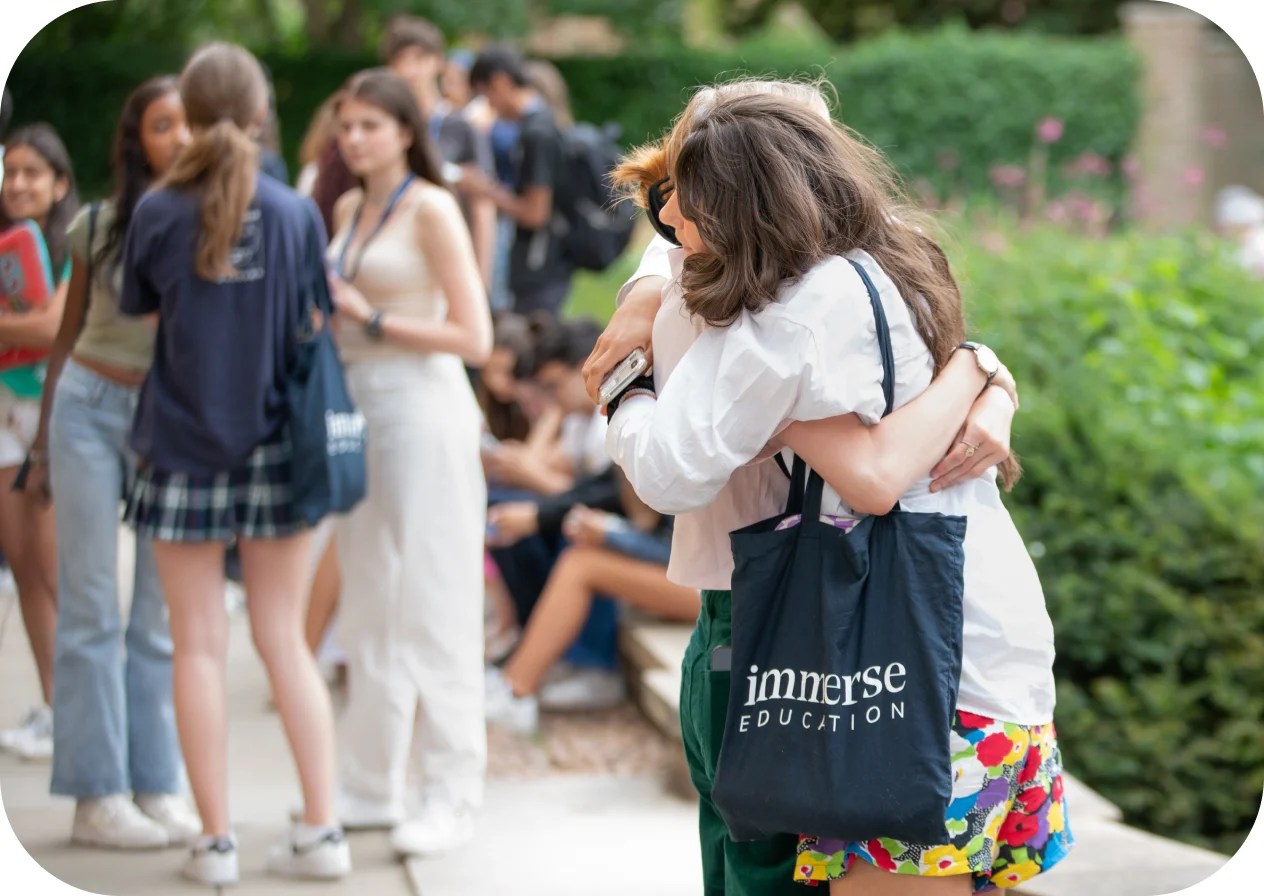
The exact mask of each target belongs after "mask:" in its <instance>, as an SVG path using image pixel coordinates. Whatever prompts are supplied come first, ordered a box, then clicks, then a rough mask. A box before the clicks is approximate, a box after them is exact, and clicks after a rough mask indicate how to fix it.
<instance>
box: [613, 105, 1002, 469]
mask: <svg viewBox="0 0 1264 896" xmlns="http://www.w3.org/2000/svg"><path fill="white" fill-rule="evenodd" d="M741 83H742V82H739V84H741ZM756 83H759V82H756ZM773 83H777V82H773ZM794 86H796V87H798V88H800V89H801V88H803V87H804V86H805V85H794ZM726 87H727V88H730V89H728V90H723V89H719V90H712V91H700V92H699V93H698V94H696V95H695V96H694V98H693V99H692V100H691V101H690V103H689V105H688V106H687V107H686V109H685V111H684V112H683V113H682V114H681V116H680V118H679V119H678V120H677V122H676V124H675V126H674V127H673V129H672V131H671V133H670V134H669V135H668V137H667V138H666V140H665V141H664V142H663V144H662V145H661V146H660V147H659V148H658V149H657V150H656V151H654V150H652V148H650V149H643V150H641V151H638V152H637V153H634V154H632V155H631V156H629V158H628V159H627V160H626V161H625V163H624V164H623V165H622V166H621V167H620V168H619V169H618V171H617V173H616V178H617V179H618V180H617V182H619V183H620V184H621V185H622V188H623V190H624V192H625V193H626V194H629V195H631V196H632V197H633V198H634V199H638V200H639V201H640V202H642V203H643V202H644V199H643V187H644V186H645V185H647V184H648V183H652V182H654V180H657V179H658V177H661V176H663V174H668V175H670V177H671V182H672V186H673V189H674V190H675V191H676V196H677V199H678V202H679V205H680V211H681V214H682V215H683V216H684V217H685V218H687V219H688V220H690V221H692V222H693V223H694V224H695V225H696V226H697V227H698V231H699V233H700V235H701V236H702V239H703V241H704V243H705V244H706V251H705V252H701V253H695V254H693V255H691V256H689V258H687V259H686V260H685V263H684V267H683V271H682V274H681V288H682V291H683V300H684V304H685V307H686V308H687V309H688V310H689V311H690V313H691V314H696V315H698V316H700V317H702V318H703V319H704V320H705V321H706V322H707V323H709V324H710V325H712V326H717V327H724V326H727V325H729V324H731V323H732V322H733V321H734V320H735V319H736V318H737V317H738V315H739V314H740V313H741V312H742V311H743V310H748V311H758V310H759V309H761V308H762V307H764V305H766V304H768V303H769V302H772V301H775V299H776V296H777V294H778V292H779V291H780V290H781V289H782V288H783V286H784V284H785V282H786V281H794V280H797V279H799V278H801V277H803V276H804V275H805V274H807V272H808V271H810V270H811V269H812V268H813V267H815V266H816V265H817V264H818V263H820V262H821V261H823V260H825V259H826V258H829V257H830V256H834V255H842V254H844V253H846V252H849V251H852V250H856V249H861V250H864V251H866V252H867V253H869V254H870V255H871V256H872V257H873V258H874V260H875V261H877V262H878V264H879V265H880V266H881V267H882V269H883V270H884V271H885V272H886V274H887V276H889V277H890V278H891V280H892V281H893V282H894V284H895V285H896V287H897V288H898V289H899V291H900V294H901V295H902V296H903V297H904V301H905V304H906V305H907V306H908V308H909V312H910V314H911V316H912V319H913V322H914V324H915V326H916V327H917V331H918V333H919V335H920V336H921V337H922V340H923V341H924V342H925V343H926V346H927V348H928V349H929V351H930V353H931V357H932V358H933V360H934V370H935V373H936V374H938V373H939V371H941V370H942V369H943V367H944V365H945V364H947V362H948V359H949V358H950V357H951V356H952V353H953V350H954V349H955V348H956V346H958V345H960V343H961V342H962V341H963V340H964V339H965V333H966V327H965V315H964V310H963V308H962V301H961V291H960V289H959V288H958V286H957V283H956V280H955V279H954V278H953V275H952V271H951V268H950V266H949V264H948V259H947V257H946V256H945V254H944V252H943V250H942V249H941V248H940V246H939V244H938V243H936V242H935V241H934V240H933V239H932V238H931V237H930V236H929V235H928V234H929V233H930V232H932V227H931V223H930V221H929V220H928V219H927V217H926V216H925V215H924V214H922V213H921V212H920V211H919V210H917V209H916V208H915V207H913V206H912V205H911V203H909V202H908V201H907V199H906V198H905V195H904V193H903V190H902V188H901V185H900V182H899V180H898V178H897V176H896V174H895V172H894V170H893V169H892V167H891V166H890V164H889V163H888V162H887V160H886V158H885V157H884V156H883V155H882V154H881V153H880V152H879V151H878V150H876V149H874V148H873V147H871V146H870V145H868V144H867V143H865V142H864V141H863V140H862V139H861V138H860V137H859V136H858V135H856V134H855V133H854V132H852V131H850V130H849V129H848V128H846V127H844V126H842V125H840V124H837V123H835V122H832V121H831V120H829V118H828V116H825V115H822V114H820V109H819V108H814V106H813V104H811V103H808V102H802V101H792V102H787V101H786V100H787V98H788V97H787V96H786V95H785V94H784V93H783V92H782V90H781V88H778V89H775V90H768V89H758V90H751V89H749V83H747V86H746V88H745V89H742V88H740V87H739V88H738V89H732V88H733V87H735V85H726ZM800 96H801V95H800ZM790 98H791V99H799V97H790ZM817 98H818V99H820V95H819V93H818V94H817ZM664 164H665V165H666V171H664V170H663V167H664ZM999 472H1000V478H1001V482H1002V484H1003V486H1004V487H1005V488H1006V489H1009V488H1012V487H1013V484H1014V483H1015V482H1016V481H1017V480H1018V478H1019V476H1020V475H1021V467H1020V465H1019V463H1018V460H1017V457H1016V456H1011V457H1010V458H1009V459H1007V460H1006V461H1005V462H1003V463H1002V464H1001V466H1000V470H999Z"/></svg>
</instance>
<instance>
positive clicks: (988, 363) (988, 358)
mask: <svg viewBox="0 0 1264 896" xmlns="http://www.w3.org/2000/svg"><path fill="white" fill-rule="evenodd" d="M974 353H975V356H976V357H977V358H978V359H979V367H981V368H982V369H983V372H984V373H986V374H987V375H988V376H995V375H996V372H997V371H998V370H1000V369H1001V359H1000V358H998V357H996V352H994V351H992V350H991V349H990V348H988V347H987V346H986V345H980V346H979V347H978V348H977V349H975V352H974Z"/></svg>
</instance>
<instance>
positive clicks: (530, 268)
mask: <svg viewBox="0 0 1264 896" xmlns="http://www.w3.org/2000/svg"><path fill="white" fill-rule="evenodd" d="M563 140H564V138H563V136H562V132H561V130H559V128H558V126H557V123H556V122H554V120H553V113H552V111H551V110H549V109H548V108H547V107H544V106H541V107H537V108H536V109H533V110H532V111H530V112H528V113H527V114H526V115H524V116H523V118H522V131H521V134H520V135H519V138H518V153H517V174H518V187H517V189H518V195H519V196H522V195H524V194H525V193H526V191H527V190H528V189H530V188H531V187H550V188H552V189H553V191H554V194H556V192H557V184H558V181H559V180H560V178H561V177H563V176H564V171H563V163H564V153H563V145H564V143H563ZM564 226H565V225H564V222H563V221H562V220H561V216H560V215H559V214H558V212H557V210H556V208H555V209H554V210H553V215H552V217H551V220H550V222H549V223H548V224H546V225H545V226H544V227H542V228H540V229H539V230H531V229H529V228H526V227H523V226H522V225H521V224H520V225H518V228H517V230H516V233H515V236H514V244H513V249H512V250H511V252H510V254H509V288H510V289H511V290H512V291H513V292H515V293H529V292H534V291H536V290H539V289H542V288H544V287H546V286H551V285H553V284H555V283H559V282H560V283H566V282H569V281H570V279H571V272H572V267H571V264H570V262H569V261H567V260H566V257H565V255H564V252H563V242H562V239H561V235H560V233H559V232H558V228H559V227H564Z"/></svg>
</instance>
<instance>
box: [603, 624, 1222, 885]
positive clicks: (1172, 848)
mask: <svg viewBox="0 0 1264 896" xmlns="http://www.w3.org/2000/svg"><path fill="white" fill-rule="evenodd" d="M692 631H693V629H692V626H688V625H674V624H669V623H662V622H650V621H645V620H642V619H628V620H626V621H625V622H624V624H623V627H622V631H621V632H620V645H621V649H622V652H623V657H624V662H625V665H626V667H627V670H628V677H629V679H630V680H631V681H632V682H633V685H632V692H633V694H634V696H635V698H636V699H637V701H638V703H639V704H640V706H641V709H642V711H643V712H644V713H645V715H646V717H647V718H649V719H650V721H651V722H652V723H653V724H654V725H655V726H656V727H658V728H659V730H661V731H662V732H663V733H664V734H666V735H667V736H669V737H672V738H677V739H678V738H679V737H680V663H681V660H682V658H683V657H684V654H685V648H686V647H687V646H688V644H689V638H690V636H691V634H692ZM681 758H682V759H683V751H682V754H681ZM683 780H684V782H685V783H686V784H687V777H686V778H684V779H683ZM1064 782H1065V785H1066V798H1067V805H1068V812H1069V814H1070V817H1071V819H1072V832H1073V833H1074V834H1075V838H1076V847H1075V849H1074V850H1072V851H1071V854H1070V855H1069V856H1068V857H1067V859H1066V860H1065V861H1063V862H1062V863H1061V864H1060V865H1059V866H1058V867H1057V868H1055V869H1053V870H1052V871H1050V872H1048V873H1046V874H1042V875H1040V876H1038V877H1036V878H1035V879H1034V880H1032V881H1030V882H1029V883H1027V884H1024V885H1023V886H1022V887H1021V888H1020V889H1019V891H1018V892H1019V893H1021V894H1027V896H1108V894H1109V896H1156V894H1160V893H1172V892H1175V891H1176V890H1180V889H1183V888H1185V887H1189V886H1192V885H1193V884H1196V883H1198V882H1199V881H1201V880H1205V879H1206V878H1208V877H1210V876H1211V875H1212V874H1213V873H1214V872H1215V871H1216V870H1217V869H1219V868H1220V867H1221V866H1222V865H1223V864H1224V863H1225V862H1226V861H1227V858H1226V857H1225V856H1223V855H1220V854H1219V853H1214V852H1209V851H1208V850H1204V849H1199V848H1197V847H1194V846H1189V845H1188V844H1185V843H1180V842H1177V841H1174V840H1168V839H1166V838H1163V837H1159V836H1157V835H1155V834H1151V833H1148V832H1146V831H1141V830H1138V829H1136V828H1130V827H1128V826H1127V825H1124V824H1123V823H1122V818H1123V813H1122V812H1121V811H1120V809H1119V807H1118V806H1116V805H1114V804H1113V803H1111V802H1110V800H1108V799H1106V798H1105V797H1103V796H1102V795H1101V794H1099V793H1097V792H1096V791H1094V790H1093V789H1092V788H1090V787H1088V786H1087V785H1086V784H1084V783H1083V782H1082V781H1080V780H1078V779H1076V778H1074V777H1072V776H1070V775H1066V776H1064Z"/></svg>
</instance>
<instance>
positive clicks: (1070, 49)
mask: <svg viewBox="0 0 1264 896" xmlns="http://www.w3.org/2000/svg"><path fill="white" fill-rule="evenodd" d="M263 58H264V62H265V63H266V64H267V65H268V67H269V69H270V70H271V71H272V74H273V77H274V79H275V82H276V90H277V99H278V109H279V113H280V118H281V122H282V129H283V137H284V141H285V149H286V158H287V160H288V161H289V162H290V164H291V165H293V164H294V162H295V158H296V155H297V146H298V143H299V141H300V140H301V139H302V136H303V131H304V129H305V128H306V126H307V122H308V120H309V118H310V116H311V113H312V111H313V110H314V109H315V108H316V106H317V105H318V104H319V103H320V102H321V101H322V100H323V99H324V98H325V97H326V96H327V95H328V94H329V93H330V92H332V91H333V90H334V89H335V88H336V87H337V86H338V85H339V84H340V83H341V82H342V81H343V80H344V79H345V78H346V77H347V75H349V74H350V73H351V72H353V71H355V70H357V69H359V68H363V67H366V66H369V65H373V64H375V60H374V59H373V58H372V57H371V56H368V55H364V54H346V53H338V52H331V51H320V52H314V53H308V54H306V55H304V56H301V57H293V56H282V55H266V56H264V57H263ZM181 59H182V56H181V53H180V52H179V51H178V50H171V49H168V48H164V47H157V46H152V47H151V46H146V47H119V46H109V45H105V46H101V47H86V48H84V49H82V50H76V51H75V52H73V53H65V54H55V55H52V54H45V55H39V54H37V53H35V52H26V53H23V54H22V56H21V57H19V59H18V61H17V64H16V65H15V67H14V70H13V74H12V75H11V77H10V81H9V84H10V87H11V89H12V91H13V94H14V99H15V104H16V113H17V116H18V120H19V121H28V120H32V119H37V118H42V119H46V120H48V121H51V122H52V123H53V125H54V126H56V127H57V128H58V130H60V131H61V132H62V133H63V135H64V136H65V138H66V140H67V142H68V144H69V146H70V148H71V151H72V153H73V154H74V158H75V161H76V164H77V166H78V168H79V171H80V176H81V180H82V181H83V182H84V183H85V185H87V187H88V189H89V191H94V190H97V189H100V187H101V185H102V184H104V183H105V182H106V181H107V180H108V163H107V159H108V147H109V139H110V132H111V130H112V128H113V122H114V119H115V117H116V116H117V114H118V110H119V108H120V106H121V104H122V101H123V98H124V97H125V96H126V95H127V92H128V91H129V90H130V89H131V88H132V87H133V86H134V85H135V84H136V83H138V82H139V81H140V80H142V79H143V78H145V77H148V76H149V75H151V74H154V73H157V72H163V71H174V70H176V69H177V68H179V66H180V63H181ZM557 62H558V67H559V68H560V69H561V70H562V72H563V74H564V75H565V76H566V79H567V81H568V83H569V84H570V89H571V94H572V98H573V101H574V107H575V113H576V116H577V117H578V118H579V119H581V120H587V121H594V122H605V121H612V120H613V121H618V122H619V123H620V124H621V125H622V126H623V130H624V137H625V141H626V142H629V143H636V142H640V141H643V140H645V139H647V138H651V137H654V136H656V135H658V134H660V133H662V131H663V129H664V128H665V127H666V126H667V125H668V124H669V123H670V122H671V120H672V119H673V118H674V117H675V116H676V114H678V113H679V112H680V110H681V108H682V106H683V103H684V101H685V99H686V97H687V96H688V92H689V90H690V89H691V88H693V87H696V86H697V85H699V84H704V83H709V82H713V81H715V80H717V79H718V78H723V77H725V76H732V75H735V74H741V73H746V74H759V75H773V74H776V75H781V76H791V75H796V74H797V75H810V76H811V75H820V74H824V75H826V76H827V77H828V78H829V80H830V81H831V82H832V83H833V85H834V86H835V88H836V89H837V91H838V95H839V109H840V112H841V114H842V117H843V118H844V120H846V121H847V122H848V123H849V124H850V125H852V126H853V127H855V128H856V129H857V130H859V131H860V132H861V133H863V134H865V135H866V136H867V137H868V138H869V139H870V140H872V141H873V142H874V143H876V144H877V145H878V146H880V147H881V148H882V149H884V150H885V151H886V152H887V153H888V154H889V155H890V156H891V158H892V160H893V161H894V162H895V163H896V164H897V166H898V167H899V168H900V169H901V170H902V171H903V172H904V173H905V175H906V176H908V177H909V178H910V179H912V178H926V179H928V180H930V181H931V182H932V183H934V184H936V185H937V186H939V187H940V188H941V189H947V188H949V187H952V188H955V189H957V190H960V191H963V192H970V191H975V190H980V189H986V188H987V186H988V171H989V169H990V168H991V166H992V165H994V164H997V163H1020V162H1023V161H1025V160H1026V158H1027V157H1028V154H1029V152H1030V149H1031V144H1032V132H1033V129H1034V127H1035V125H1036V123H1037V122H1038V121H1039V120H1040V119H1042V118H1043V117H1045V116H1048V115H1052V116H1056V117H1059V118H1061V119H1063V120H1064V122H1065V123H1066V135H1065V137H1064V138H1063V139H1062V141H1061V142H1059V143H1058V144H1057V145H1055V147H1054V151H1053V161H1054V163H1055V164H1056V163H1057V162H1059V161H1063V160H1067V159H1071V158H1074V157H1075V156H1077V155H1079V154H1080V153H1082V152H1085V151H1088V150H1091V151H1093V152H1096V153H1098V154H1099V155H1102V156H1105V157H1107V158H1109V159H1113V160H1118V159H1120V158H1122V157H1123V155H1124V154H1125V153H1126V152H1127V151H1128V147H1129V145H1130V144H1131V141H1132V137H1133V133H1134V131H1135V129H1136V125H1137V120H1138V100H1137V95H1136V87H1135V83H1136V79H1137V63H1136V60H1135V58H1134V57H1133V55H1132V53H1131V52H1130V51H1129V50H1128V49H1127V45H1126V44H1125V43H1123V42H1122V41H1120V40H1118V39H1063V38H1051V37H1043V36H1038V35H1001V34H988V33H970V32H966V31H962V30H955V29H945V30H942V31H937V32H932V33H929V34H922V35H917V36H909V35H896V36H892V37H887V38H882V39H880V40H876V41H872V42H867V43H863V44H857V45H854V46H849V47H839V48H837V49H835V50H833V51H832V55H831V52H829V51H824V50H821V49H819V48H818V49H815V50H811V51H807V50H803V49H795V48H786V47H781V48H778V47H776V46H763V47H759V48H756V47H753V46H752V47H750V48H749V49H748V50H732V51H708V52H698V51H693V50H687V49H684V48H681V47H638V48H635V49H634V50H633V51H632V52H630V53H629V54H627V55H624V56H620V57H616V58H611V59H590V58H568V59H563V60H558V61H557ZM945 155H952V156H954V157H955V158H956V159H957V160H958V161H959V167H958V168H957V169H956V170H955V171H948V170H944V169H943V168H942V167H941V162H942V159H943V158H944V156H945Z"/></svg>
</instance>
